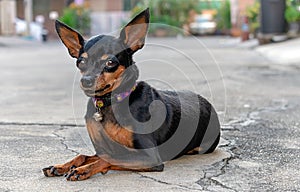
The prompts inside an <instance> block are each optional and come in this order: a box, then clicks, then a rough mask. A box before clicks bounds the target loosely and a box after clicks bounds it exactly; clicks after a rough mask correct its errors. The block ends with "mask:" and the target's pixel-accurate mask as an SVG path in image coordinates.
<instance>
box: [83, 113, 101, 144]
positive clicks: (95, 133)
mask: <svg viewBox="0 0 300 192" xmlns="http://www.w3.org/2000/svg"><path fill="white" fill-rule="evenodd" d="M86 127H87V130H88V133H89V135H90V138H91V140H92V142H93V143H97V141H99V140H102V137H101V133H100V129H101V125H100V124H99V123H98V122H96V121H95V120H93V119H87V121H86Z"/></svg>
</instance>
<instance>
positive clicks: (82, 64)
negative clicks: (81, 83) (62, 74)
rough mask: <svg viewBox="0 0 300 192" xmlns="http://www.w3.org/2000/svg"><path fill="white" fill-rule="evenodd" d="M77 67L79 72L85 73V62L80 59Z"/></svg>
mask: <svg viewBox="0 0 300 192" xmlns="http://www.w3.org/2000/svg"><path fill="white" fill-rule="evenodd" d="M77 67H78V69H80V70H81V71H85V70H86V62H85V60H83V59H81V60H79V61H78V62H77Z"/></svg>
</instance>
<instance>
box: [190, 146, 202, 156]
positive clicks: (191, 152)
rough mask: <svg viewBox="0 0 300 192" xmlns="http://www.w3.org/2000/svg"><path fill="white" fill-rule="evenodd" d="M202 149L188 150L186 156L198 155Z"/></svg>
mask: <svg viewBox="0 0 300 192" xmlns="http://www.w3.org/2000/svg"><path fill="white" fill-rule="evenodd" d="M202 150H203V149H202V148H201V147H196V148H194V149H192V150H190V151H189V152H187V153H186V154H187V155H194V154H198V153H199V152H200V151H202Z"/></svg>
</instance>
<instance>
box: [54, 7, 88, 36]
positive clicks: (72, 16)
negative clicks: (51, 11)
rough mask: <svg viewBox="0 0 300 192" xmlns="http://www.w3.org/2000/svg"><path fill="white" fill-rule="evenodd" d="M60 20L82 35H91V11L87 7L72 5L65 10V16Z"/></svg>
mask: <svg viewBox="0 0 300 192" xmlns="http://www.w3.org/2000/svg"><path fill="white" fill-rule="evenodd" d="M59 20H60V21H62V22H64V23H65V24H67V25H69V26H70V27H72V28H74V29H76V30H77V31H79V32H80V33H81V34H84V35H87V34H89V33H90V26H91V18H90V11H89V10H88V8H87V7H86V6H85V5H76V4H75V3H72V4H71V5H70V6H69V7H66V8H65V9H64V10H63V15H62V16H61V17H60V18H59Z"/></svg>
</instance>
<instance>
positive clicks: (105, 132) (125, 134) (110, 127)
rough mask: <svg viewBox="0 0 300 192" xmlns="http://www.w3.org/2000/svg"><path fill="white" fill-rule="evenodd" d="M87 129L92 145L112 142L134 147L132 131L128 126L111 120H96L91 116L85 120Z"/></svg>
mask: <svg viewBox="0 0 300 192" xmlns="http://www.w3.org/2000/svg"><path fill="white" fill-rule="evenodd" d="M86 125H87V130H88V133H89V136H90V138H91V140H92V143H93V144H94V146H98V145H99V144H100V143H102V142H106V143H107V142H114V143H118V144H120V145H123V146H126V147H129V148H134V144H133V132H132V130H131V128H130V127H123V126H121V125H119V124H118V123H113V122H111V121H104V122H101V123H100V122H97V121H95V120H94V119H93V118H89V119H87V120H86Z"/></svg>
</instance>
